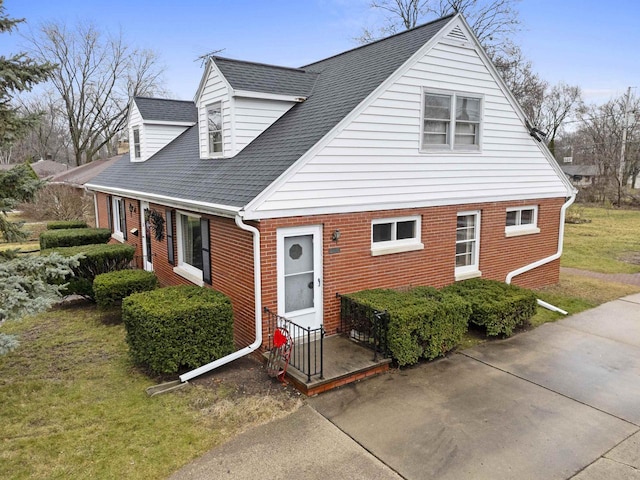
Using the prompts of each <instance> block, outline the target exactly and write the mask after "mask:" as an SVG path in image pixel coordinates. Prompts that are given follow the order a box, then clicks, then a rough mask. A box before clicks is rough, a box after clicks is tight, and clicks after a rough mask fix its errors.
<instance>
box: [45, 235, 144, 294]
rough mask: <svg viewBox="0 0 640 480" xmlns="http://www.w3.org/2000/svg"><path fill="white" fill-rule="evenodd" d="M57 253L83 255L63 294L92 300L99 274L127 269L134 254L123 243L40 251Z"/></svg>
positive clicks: (132, 250)
mask: <svg viewBox="0 0 640 480" xmlns="http://www.w3.org/2000/svg"><path fill="white" fill-rule="evenodd" d="M51 252H58V253H60V254H61V255H63V256H65V257H71V256H73V255H77V254H83V257H81V258H80V259H79V260H80V265H78V266H77V267H76V268H74V269H73V273H74V277H72V278H70V279H69V284H68V285H67V287H66V288H65V294H67V295H70V294H76V295H82V296H83V297H88V298H91V299H93V298H94V293H93V280H94V279H95V278H96V276H98V275H100V274H101V273H107V272H112V271H114V270H124V269H127V268H129V264H130V263H131V261H132V260H133V256H134V254H135V252H136V249H135V247H132V246H131V245H126V244H124V243H116V244H111V245H109V244H106V243H103V244H97V245H80V246H76V247H61V248H54V249H50V250H42V251H41V252H40V254H41V255H47V254H49V253H51Z"/></svg>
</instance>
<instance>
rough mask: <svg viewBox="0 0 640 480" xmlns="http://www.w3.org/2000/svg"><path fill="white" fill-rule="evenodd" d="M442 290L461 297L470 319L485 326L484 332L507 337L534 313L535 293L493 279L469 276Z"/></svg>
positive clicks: (535, 307)
mask: <svg viewBox="0 0 640 480" xmlns="http://www.w3.org/2000/svg"><path fill="white" fill-rule="evenodd" d="M442 291H443V292H449V293H455V294H458V295H460V296H462V297H464V298H465V300H467V301H468V302H469V303H470V304H471V309H472V313H471V318H470V321H471V322H472V323H474V324H476V325H479V326H482V327H485V328H486V329H487V335H506V336H510V335H512V334H513V331H514V329H515V328H517V327H518V326H520V325H524V324H525V323H527V322H528V321H529V319H530V318H531V317H533V316H534V315H535V314H536V309H537V303H536V296H535V294H534V293H533V292H532V291H530V290H527V289H524V288H521V287H517V286H515V285H507V284H506V283H503V282H498V281H495V280H484V279H481V278H473V279H471V280H465V281H463V282H458V283H454V284H453V285H449V286H448V287H445V288H444V289H442Z"/></svg>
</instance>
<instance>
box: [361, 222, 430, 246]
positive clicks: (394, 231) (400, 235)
mask: <svg viewBox="0 0 640 480" xmlns="http://www.w3.org/2000/svg"><path fill="white" fill-rule="evenodd" d="M420 223H421V222H420V216H411V217H396V218H380V219H377V220H373V221H372V222H371V254H372V255H383V254H386V253H397V252H406V251H410V250H418V249H421V248H424V245H423V244H422V243H421V242H420V231H421V227H420Z"/></svg>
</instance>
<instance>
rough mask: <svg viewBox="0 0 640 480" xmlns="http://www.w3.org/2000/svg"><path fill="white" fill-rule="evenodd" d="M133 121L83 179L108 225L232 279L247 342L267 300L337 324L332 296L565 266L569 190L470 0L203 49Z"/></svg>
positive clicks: (187, 277)
mask: <svg viewBox="0 0 640 480" xmlns="http://www.w3.org/2000/svg"><path fill="white" fill-rule="evenodd" d="M128 128H129V139H130V144H131V151H130V153H129V154H128V155H124V156H123V157H122V159H121V160H119V161H117V162H116V163H115V164H114V165H112V166H111V167H109V168H108V169H106V170H105V171H104V172H102V173H100V174H99V175H98V176H97V177H96V178H94V179H93V180H92V181H91V182H89V183H87V184H86V186H87V188H89V189H91V190H93V191H94V192H95V193H96V196H95V198H96V202H97V203H96V208H97V211H98V220H99V226H101V227H109V228H111V230H112V232H113V241H117V242H125V243H129V244H131V245H135V247H136V249H137V255H138V258H139V266H140V267H143V268H145V269H147V270H154V271H155V272H156V274H157V275H158V277H159V279H160V281H161V283H162V284H163V285H169V284H195V285H201V286H211V287H213V288H215V289H217V290H220V291H222V292H224V293H225V294H227V295H228V296H229V297H230V298H231V300H232V303H233V308H234V319H235V320H234V321H235V329H234V333H235V341H236V344H237V345H238V346H239V347H243V350H242V351H241V352H247V351H252V350H255V349H260V348H262V347H264V344H265V342H267V338H268V334H269V330H268V329H269V325H268V319H267V317H266V315H265V316H264V317H263V315H264V312H265V310H264V309H265V308H266V309H268V310H269V311H272V312H274V313H277V314H279V315H281V316H283V317H286V318H288V319H289V320H291V321H293V322H295V323H297V324H298V325H300V326H302V327H304V328H311V329H316V328H320V327H322V328H323V329H324V331H326V332H327V334H332V333H335V332H336V331H337V330H338V328H339V324H340V301H339V299H338V298H336V294H337V293H349V292H354V291H358V290H362V289H369V288H396V287H403V286H408V285H414V286H415V285H431V286H435V287H441V286H444V285H447V284H450V283H452V282H456V281H459V280H463V279H468V278H473V277H484V278H490V279H498V280H505V279H506V278H507V277H509V278H512V277H513V281H514V283H517V284H520V285H523V286H528V287H540V286H543V285H548V284H552V283H555V282H557V281H558V277H559V266H560V264H559V256H560V252H559V244H560V245H561V241H562V233H561V232H562V226H563V216H564V211H565V209H566V207H568V205H569V204H570V203H571V202H572V201H573V199H574V198H575V189H574V188H573V186H572V185H571V183H570V182H569V180H568V179H567V177H566V176H565V175H564V174H563V172H562V170H561V169H560V167H559V166H558V164H557V163H556V161H555V160H554V159H553V157H552V155H551V154H550V152H549V151H548V150H547V148H546V146H545V145H544V144H543V143H541V142H539V141H537V140H536V139H535V138H533V137H532V136H531V135H530V132H529V130H528V128H527V127H526V120H525V115H524V114H523V112H522V110H521V108H520V107H519V105H518V104H517V102H516V101H515V100H514V98H513V96H512V94H511V93H510V92H509V90H508V89H507V87H506V86H505V84H504V82H503V81H502V79H501V78H500V76H499V74H498V73H497V71H496V69H495V68H494V66H493V65H492V63H491V62H490V60H489V59H488V57H487V55H486V53H485V52H484V51H483V49H482V47H481V46H480V44H479V42H478V40H477V38H476V37H475V36H474V34H473V32H472V30H471V29H470V28H469V26H468V24H467V23H466V21H465V20H464V19H463V18H462V16H460V15H455V16H448V17H445V18H442V19H439V20H436V21H433V22H431V23H428V24H425V25H422V26H419V27H416V28H414V29H411V30H408V31H406V32H403V33H399V34H397V35H393V36H391V37H388V38H385V39H383V40H380V41H377V42H373V43H370V44H367V45H364V46H361V47H358V48H355V49H353V50H349V51H346V52H343V53H340V54H338V55H334V56H332V57H329V58H326V59H324V60H320V61H318V62H315V63H312V64H309V65H306V66H303V67H300V68H288V67H280V66H273V65H265V64H260V63H253V62H245V61H240V60H232V59H228V58H222V57H211V58H210V60H209V61H208V63H207V65H206V68H205V71H204V75H203V77H202V80H201V82H200V86H199V88H198V90H197V92H196V94H195V98H194V101H193V102H182V101H171V100H160V99H150V98H141V97H136V98H133V99H132V100H131V108H130V116H129V126H128ZM151 217H153V218H156V219H158V218H160V219H161V220H162V222H160V224H162V225H163V227H162V229H161V232H160V233H161V235H159V234H158V231H157V226H158V223H156V225H155V227H156V231H155V232H154V230H153V228H150V226H149V219H150V218H151ZM132 232H133V233H132ZM138 232H139V233H140V235H139V236H136V234H137V233H138Z"/></svg>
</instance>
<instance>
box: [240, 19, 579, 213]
mask: <svg viewBox="0 0 640 480" xmlns="http://www.w3.org/2000/svg"><path fill="white" fill-rule="evenodd" d="M468 38H471V39H472V38H473V37H472V35H471V33H470V32H469V31H468V30H467V27H466V25H465V24H464V23H463V22H462V21H460V20H459V21H458V22H452V25H451V26H450V28H448V29H446V31H443V32H441V34H440V35H439V36H438V37H436V40H435V44H434V45H433V47H432V48H430V49H429V50H428V51H427V52H426V53H423V54H422V56H421V57H419V58H414V59H412V60H410V61H409V62H408V63H407V64H405V67H402V68H401V69H400V70H399V71H398V73H399V76H397V78H395V79H394V81H392V82H391V83H389V84H388V85H385V87H386V88H384V89H383V90H378V91H376V92H374V93H373V94H372V96H370V97H369V98H368V99H366V100H365V101H364V102H363V103H362V104H361V105H360V106H359V107H358V108H356V110H355V111H354V112H353V113H352V114H351V115H350V116H348V117H347V118H346V119H345V121H343V122H342V124H340V125H338V127H337V128H336V129H334V130H333V131H332V132H331V133H330V134H329V135H328V136H327V137H325V139H323V140H322V141H321V142H320V143H319V144H318V145H317V146H316V147H314V148H313V149H312V150H311V151H310V152H309V153H308V154H307V155H306V156H304V157H302V159H301V160H300V161H298V163H296V164H295V165H294V166H293V167H292V168H290V169H289V171H288V172H286V173H285V174H284V175H283V176H282V177H281V178H280V180H278V181H276V183H275V184H273V185H272V186H271V187H270V188H269V189H267V190H266V191H265V192H263V194H262V195H260V196H259V197H258V198H257V199H256V200H255V201H254V202H252V204H250V205H249V206H248V208H247V210H249V211H250V210H253V213H251V214H250V216H252V217H255V218H261V217H262V218H268V217H271V216H286V215H294V214H296V215H298V214H311V213H335V212H349V211H365V210H379V209H393V208H405V207H418V206H433V205H454V204H465V203H475V202H486V201H501V200H515V199H535V198H549V197H565V196H568V195H569V189H570V186H568V184H567V182H566V181H565V179H564V178H563V177H564V176H561V175H559V173H558V170H557V169H556V168H555V167H553V166H552V164H551V162H553V160H552V159H550V157H549V156H548V154H547V153H546V148H541V147H540V145H539V144H538V143H537V142H536V141H535V140H534V139H533V138H532V137H531V136H530V135H529V133H528V131H527V129H526V128H525V126H524V124H523V118H522V117H521V113H519V110H517V108H518V107H514V106H513V105H512V103H511V100H510V99H509V98H508V95H507V94H505V91H503V89H502V87H501V85H500V84H499V83H497V82H496V80H495V77H494V75H496V74H495V70H493V69H492V68H490V67H488V66H487V65H486V64H485V63H484V58H486V57H484V55H483V54H480V53H479V52H478V51H477V50H476V48H478V47H477V44H476V43H475V41H473V40H472V41H469V40H468ZM419 53H420V52H419ZM393 78H394V77H392V79H393ZM424 89H434V90H438V91H443V90H444V91H451V92H455V93H467V94H472V95H474V96H479V97H481V98H482V102H483V109H482V112H483V113H482V123H481V134H480V135H481V143H480V149H479V150H476V151H472V152H460V151H450V152H434V151H431V152H421V151H420V145H421V144H420V140H421V125H422V96H423V92H424Z"/></svg>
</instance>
